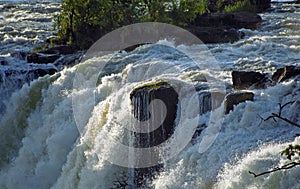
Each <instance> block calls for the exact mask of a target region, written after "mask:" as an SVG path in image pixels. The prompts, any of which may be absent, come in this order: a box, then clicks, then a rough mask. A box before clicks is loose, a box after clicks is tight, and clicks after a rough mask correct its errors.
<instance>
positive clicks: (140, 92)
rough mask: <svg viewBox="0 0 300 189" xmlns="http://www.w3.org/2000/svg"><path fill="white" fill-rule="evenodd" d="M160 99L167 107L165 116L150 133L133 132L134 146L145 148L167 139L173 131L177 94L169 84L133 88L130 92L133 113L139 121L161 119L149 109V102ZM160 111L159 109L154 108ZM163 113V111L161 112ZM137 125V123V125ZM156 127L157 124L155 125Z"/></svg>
mask: <svg viewBox="0 0 300 189" xmlns="http://www.w3.org/2000/svg"><path fill="white" fill-rule="evenodd" d="M155 99H158V100H161V101H162V102H163V103H164V104H165V106H166V109H167V112H166V118H165V119H164V121H163V123H162V125H160V126H159V127H158V128H157V129H156V130H154V131H152V132H150V133H134V135H135V138H136V139H135V144H134V145H135V147H138V148H147V147H152V146H156V145H159V144H161V143H163V142H164V141H165V140H167V139H168V138H169V137H170V136H171V135H172V134H173V131H174V126H175V119H176V114H177V104H178V94H177V93H176V91H175V90H174V89H173V88H172V87H171V86H166V85H165V86H159V87H157V86H156V87H153V88H152V87H148V88H140V89H135V90H134V91H133V92H132V93H131V101H132V104H133V114H134V117H135V119H137V120H139V121H147V120H149V119H152V120H153V119H161V117H160V116H162V115H156V116H159V117H157V118H155V117H154V115H151V113H150V112H151V110H150V109H149V105H150V103H151V102H152V101H153V100H155ZM154 111H160V110H154ZM162 113H163V112H162ZM137 126H139V125H137ZM155 127H157V126H155Z"/></svg>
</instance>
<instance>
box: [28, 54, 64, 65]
mask: <svg viewBox="0 0 300 189" xmlns="http://www.w3.org/2000/svg"><path fill="white" fill-rule="evenodd" d="M59 57H60V55H59V54H42V53H32V54H30V55H28V56H27V62H28V63H37V64H48V63H53V62H54V61H56V60H57V59H58V58H59Z"/></svg>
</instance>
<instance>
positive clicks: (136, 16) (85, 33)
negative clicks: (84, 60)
mask: <svg viewBox="0 0 300 189" xmlns="http://www.w3.org/2000/svg"><path fill="white" fill-rule="evenodd" d="M207 6H208V0H181V1H178V0H122V1H121V0H63V2H62V11H61V13H60V14H59V15H58V16H57V18H56V22H55V27H56V28H57V29H58V36H59V38H60V41H61V42H62V43H65V44H71V45H73V46H75V47H78V48H83V49H85V48H88V47H89V46H90V45H91V44H92V43H93V42H95V41H96V40H97V39H99V38H100V37H101V36H103V35H104V34H106V33H108V32H110V31H112V30H114V29H117V28H119V27H121V26H125V25H128V24H132V23H137V22H148V21H153V22H154V21H156V22H165V23H171V24H176V25H181V26H184V25H188V24H189V23H190V22H191V21H192V20H194V19H195V17H196V15H197V14H202V13H204V12H207V11H208V9H207Z"/></svg>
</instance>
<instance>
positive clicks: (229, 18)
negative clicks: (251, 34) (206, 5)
mask: <svg viewBox="0 0 300 189" xmlns="http://www.w3.org/2000/svg"><path fill="white" fill-rule="evenodd" d="M261 22H262V18H261V17H260V16H259V15H257V14H255V13H251V12H235V13H229V12H224V13H223V12H222V13H206V14H202V15H198V16H197V17H196V19H195V21H194V23H193V25H195V26H201V27H223V28H227V29H228V28H235V29H239V28H248V29H255V28H257V27H258V26H259V25H260V23H261Z"/></svg>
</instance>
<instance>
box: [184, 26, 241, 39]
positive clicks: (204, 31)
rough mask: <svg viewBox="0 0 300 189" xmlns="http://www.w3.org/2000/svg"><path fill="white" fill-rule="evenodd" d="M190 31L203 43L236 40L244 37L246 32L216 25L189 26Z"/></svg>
mask: <svg viewBox="0 0 300 189" xmlns="http://www.w3.org/2000/svg"><path fill="white" fill-rule="evenodd" d="M188 31H190V32H191V33H192V34H194V35H195V36H197V37H198V38H199V39H201V41H202V42H203V43H228V42H235V41H238V40H239V39H241V38H242V37H244V35H245V34H244V33H243V32H241V31H238V30H235V29H229V30H226V29H224V28H214V27H196V26H193V27H189V28H188Z"/></svg>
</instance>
